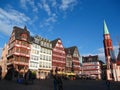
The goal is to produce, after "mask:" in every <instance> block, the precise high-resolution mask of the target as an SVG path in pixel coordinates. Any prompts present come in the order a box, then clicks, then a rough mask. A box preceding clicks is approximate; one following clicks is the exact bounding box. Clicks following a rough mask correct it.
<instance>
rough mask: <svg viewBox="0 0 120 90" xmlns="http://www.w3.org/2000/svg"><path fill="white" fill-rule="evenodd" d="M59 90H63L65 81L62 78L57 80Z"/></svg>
mask: <svg viewBox="0 0 120 90" xmlns="http://www.w3.org/2000/svg"><path fill="white" fill-rule="evenodd" d="M57 83H58V90H63V81H62V79H61V77H60V76H58V78H57Z"/></svg>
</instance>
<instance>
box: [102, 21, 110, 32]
mask: <svg viewBox="0 0 120 90" xmlns="http://www.w3.org/2000/svg"><path fill="white" fill-rule="evenodd" d="M103 27H104V34H109V31H108V28H107V25H106V22H105V20H104V26H103Z"/></svg>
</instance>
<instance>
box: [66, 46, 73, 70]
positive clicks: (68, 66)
mask: <svg viewBox="0 0 120 90" xmlns="http://www.w3.org/2000/svg"><path fill="white" fill-rule="evenodd" d="M65 52H66V67H65V72H72V55H71V52H70V49H69V48H65Z"/></svg>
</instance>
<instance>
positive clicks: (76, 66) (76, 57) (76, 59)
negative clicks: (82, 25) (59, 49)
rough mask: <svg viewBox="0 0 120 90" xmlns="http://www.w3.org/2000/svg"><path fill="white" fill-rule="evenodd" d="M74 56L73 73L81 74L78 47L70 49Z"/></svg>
mask: <svg viewBox="0 0 120 90" xmlns="http://www.w3.org/2000/svg"><path fill="white" fill-rule="evenodd" d="M68 50H70V54H71V56H72V72H74V73H76V74H78V73H79V72H80V54H79V51H78V48H77V47H76V46H73V47H69V48H68Z"/></svg>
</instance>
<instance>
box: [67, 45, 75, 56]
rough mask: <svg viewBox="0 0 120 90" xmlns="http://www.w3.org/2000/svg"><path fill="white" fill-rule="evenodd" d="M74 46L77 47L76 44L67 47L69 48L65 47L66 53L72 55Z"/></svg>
mask: <svg viewBox="0 0 120 90" xmlns="http://www.w3.org/2000/svg"><path fill="white" fill-rule="evenodd" d="M75 48H77V47H76V46H72V47H69V48H65V52H66V54H71V55H73V53H74V50H75Z"/></svg>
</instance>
